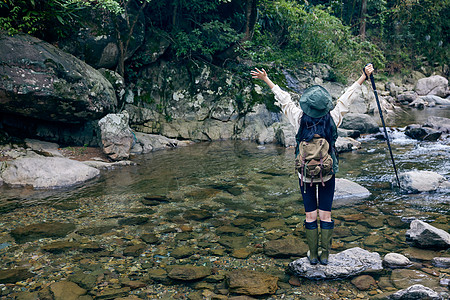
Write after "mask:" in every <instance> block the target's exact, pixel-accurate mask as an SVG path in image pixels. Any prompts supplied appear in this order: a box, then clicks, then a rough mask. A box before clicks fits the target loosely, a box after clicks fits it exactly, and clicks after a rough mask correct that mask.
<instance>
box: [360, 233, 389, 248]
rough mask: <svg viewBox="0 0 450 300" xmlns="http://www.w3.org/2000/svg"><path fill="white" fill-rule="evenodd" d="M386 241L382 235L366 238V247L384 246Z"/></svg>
mask: <svg viewBox="0 0 450 300" xmlns="http://www.w3.org/2000/svg"><path fill="white" fill-rule="evenodd" d="M385 241H386V239H385V238H384V237H383V236H381V235H378V234H376V235H370V236H368V237H366V238H364V245H366V246H369V247H370V246H371V247H374V246H377V245H381V244H383V243H384V242H385Z"/></svg>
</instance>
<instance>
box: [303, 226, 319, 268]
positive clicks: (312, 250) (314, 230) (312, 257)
mask: <svg viewBox="0 0 450 300" xmlns="http://www.w3.org/2000/svg"><path fill="white" fill-rule="evenodd" d="M304 225H305V231H306V242H307V243H308V247H309V251H308V254H307V255H308V259H309V262H310V264H311V265H317V263H318V262H319V259H318V253H317V251H318V250H319V229H318V226H317V220H316V221H314V222H306V221H305V222H304Z"/></svg>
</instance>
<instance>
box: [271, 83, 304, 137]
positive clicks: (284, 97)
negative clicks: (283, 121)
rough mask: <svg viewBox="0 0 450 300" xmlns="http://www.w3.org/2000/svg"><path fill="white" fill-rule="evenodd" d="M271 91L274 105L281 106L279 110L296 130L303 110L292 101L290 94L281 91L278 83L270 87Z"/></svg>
mask: <svg viewBox="0 0 450 300" xmlns="http://www.w3.org/2000/svg"><path fill="white" fill-rule="evenodd" d="M272 92H273V93H274V94H275V100H276V102H275V105H277V106H278V107H280V108H281V111H282V112H283V113H284V114H285V115H286V117H287V118H288V120H289V123H291V124H292V126H294V128H295V132H297V131H298V128H299V127H300V122H299V120H300V118H301V117H302V114H303V111H302V110H301V109H300V107H298V106H297V105H295V103H294V102H293V101H292V98H291V95H290V94H289V93H288V92H286V91H283V90H282V89H281V88H280V87H279V86H278V85H275V86H274V87H273V88H272Z"/></svg>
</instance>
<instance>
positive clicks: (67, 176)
mask: <svg viewBox="0 0 450 300" xmlns="http://www.w3.org/2000/svg"><path fill="white" fill-rule="evenodd" d="M99 174H100V171H99V170H97V169H95V168H92V167H89V166H86V165H85V164H83V163H81V162H79V161H75V160H71V159H67V158H61V157H45V158H44V157H43V158H20V159H17V160H14V161H11V162H8V163H7V167H6V169H5V170H4V171H3V173H2V175H1V176H2V178H3V180H4V182H5V184H7V185H9V186H12V187H17V186H32V187H33V188H36V189H51V188H60V187H67V186H71V185H75V184H79V183H82V182H85V181H87V180H89V179H92V178H94V177H96V176H97V175H99Z"/></svg>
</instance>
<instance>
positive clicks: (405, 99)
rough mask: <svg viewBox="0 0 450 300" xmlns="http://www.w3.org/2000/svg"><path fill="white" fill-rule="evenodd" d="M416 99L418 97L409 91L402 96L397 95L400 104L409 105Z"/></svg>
mask: <svg viewBox="0 0 450 300" xmlns="http://www.w3.org/2000/svg"><path fill="white" fill-rule="evenodd" d="M418 97H419V95H417V93H416V92H412V91H409V92H406V93H404V94H400V95H398V96H397V100H398V101H399V102H400V103H402V104H409V103H411V102H414V101H415V100H416V99H417V98H418Z"/></svg>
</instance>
